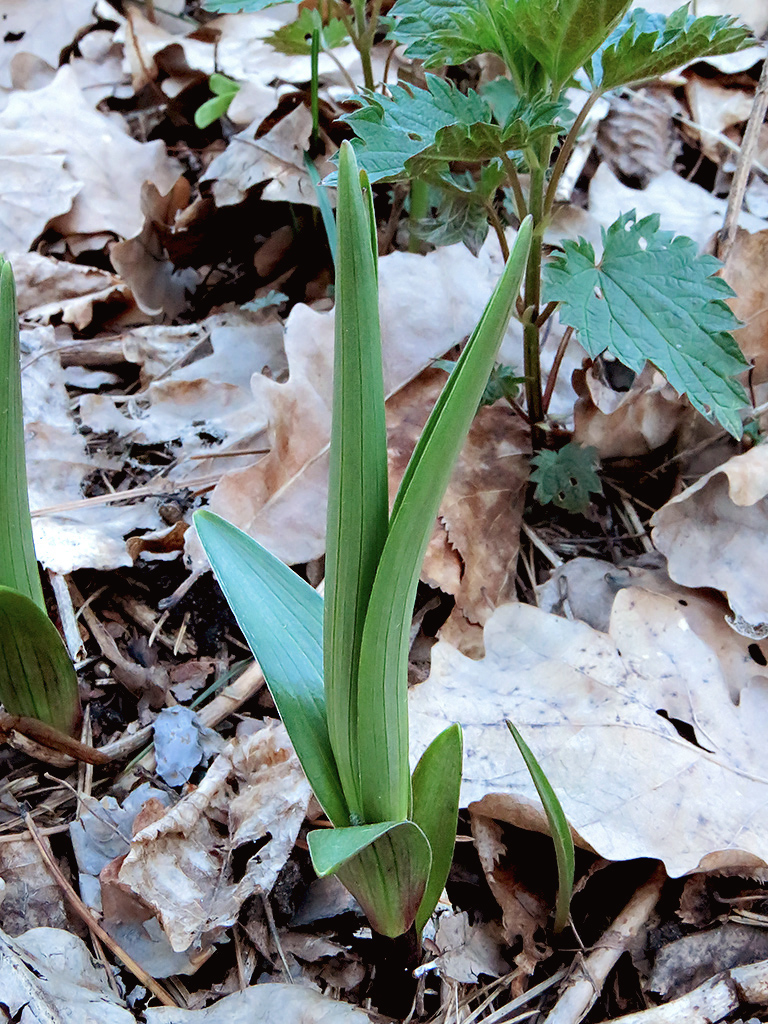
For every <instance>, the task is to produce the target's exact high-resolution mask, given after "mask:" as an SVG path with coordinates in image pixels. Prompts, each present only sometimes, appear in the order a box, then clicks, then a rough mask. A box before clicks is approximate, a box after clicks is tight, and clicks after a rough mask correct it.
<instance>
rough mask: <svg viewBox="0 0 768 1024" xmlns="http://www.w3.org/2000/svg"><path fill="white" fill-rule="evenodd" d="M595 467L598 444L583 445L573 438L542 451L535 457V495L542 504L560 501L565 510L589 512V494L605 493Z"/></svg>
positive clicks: (558, 505)
mask: <svg viewBox="0 0 768 1024" xmlns="http://www.w3.org/2000/svg"><path fill="white" fill-rule="evenodd" d="M596 469H597V450H596V449H595V448H582V446H581V445H580V444H576V443H575V442H573V441H571V442H570V443H569V444H566V445H564V446H563V447H562V448H559V449H558V450H557V451H548V450H546V449H545V450H544V451H540V452H538V454H536V455H534V457H533V471H532V473H531V481H532V482H533V483H535V484H536V493H535V494H534V498H535V499H536V501H538V502H539V503H540V504H542V505H549V504H552V505H557V507H558V508H564V509H565V510H566V512H586V511H587V509H588V508H589V504H590V495H591V494H602V493H603V485H602V484H601V483H600V477H599V476H598V475H597V471H596Z"/></svg>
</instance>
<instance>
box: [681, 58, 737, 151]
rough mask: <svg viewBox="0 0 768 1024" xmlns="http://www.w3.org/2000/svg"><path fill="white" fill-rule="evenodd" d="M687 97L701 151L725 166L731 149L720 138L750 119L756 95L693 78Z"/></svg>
mask: <svg viewBox="0 0 768 1024" xmlns="http://www.w3.org/2000/svg"><path fill="white" fill-rule="evenodd" d="M685 94H686V97H687V99H688V104H689V106H690V108H691V117H692V119H693V121H694V122H695V128H692V129H691V130H692V131H694V132H696V133H697V134H698V144H699V146H700V147H701V152H702V153H703V154H704V156H706V157H707V158H708V159H709V160H712V161H714V162H715V163H718V164H719V163H722V162H723V160H724V158H725V156H726V154H727V153H728V150H727V149H726V147H725V146H724V144H723V142H722V140H721V139H719V138H718V137H717V136H718V135H722V134H723V133H724V132H725V131H726V130H727V129H728V128H731V127H733V126H734V125H737V124H742V123H744V122H745V121H746V120H747V119H748V118H749V115H750V112H751V110H752V103H753V102H754V92H748V91H747V90H746V89H734V88H730V89H728V88H726V87H725V86H724V85H721V84H720V83H718V82H717V81H716V80H712V79H709V78H700V77H699V76H698V75H692V76H690V77H689V78H688V80H687V81H686V84H685Z"/></svg>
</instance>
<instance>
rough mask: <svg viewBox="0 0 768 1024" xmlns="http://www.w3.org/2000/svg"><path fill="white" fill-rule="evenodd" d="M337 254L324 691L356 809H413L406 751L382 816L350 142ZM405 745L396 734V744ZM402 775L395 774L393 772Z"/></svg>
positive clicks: (373, 535)
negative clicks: (374, 796)
mask: <svg viewBox="0 0 768 1024" xmlns="http://www.w3.org/2000/svg"><path fill="white" fill-rule="evenodd" d="M338 236H339V237H338V263H337V267H336V340H335V346H334V369H333V383H334V390H333V416H332V425H331V445H330V472H329V483H328V526H327V531H326V556H325V648H324V671H325V695H326V704H327V708H328V730H329V733H330V737H331V745H332V747H333V750H334V754H335V756H336V763H337V764H338V767H339V774H340V776H341V781H342V785H343V788H344V792H345V793H346V795H347V800H348V801H349V805H350V810H351V811H353V812H354V813H356V814H357V815H359V817H360V819H361V821H364V822H376V821H391V820H400V819H402V818H405V817H406V816H407V814H408V802H409V797H410V781H409V778H408V764H407V751H406V760H405V765H404V766H400V768H399V770H397V769H395V766H394V765H393V764H392V763H391V762H390V761H389V759H386V760H387V761H388V769H385V768H384V766H382V770H383V773H384V774H383V776H382V778H381V779H379V780H378V781H377V789H378V791H379V793H380V795H381V801H380V811H381V813H379V814H377V815H376V816H375V817H367V816H366V815H365V814H364V813H363V804H364V801H363V797H362V792H361V789H362V785H361V781H360V766H359V764H358V762H357V746H356V734H357V730H358V721H362V722H364V723H365V728H366V729H369V730H371V731H372V732H377V733H378V734H379V735H380V737H381V738H382V741H383V743H384V746H385V747H391V746H392V745H391V744H390V741H389V731H390V729H391V728H392V717H391V714H390V709H389V707H388V706H387V703H386V702H384V703H382V704H380V705H377V704H374V703H373V702H368V701H366V700H364V699H362V698H361V696H360V691H359V680H358V658H359V652H360V643H361V638H362V633H363V623H364V622H365V616H366V613H367V611H368V599H369V597H370V593H371V588H372V586H373V579H374V576H375V575H376V568H377V566H378V563H379V557H380V555H381V551H382V549H383V547H384V541H385V540H386V536H387V522H388V518H389V499H388V490H387V442H386V423H385V419H384V375H383V370H382V363H381V331H380V328H379V295H378V279H377V256H376V253H375V252H374V250H373V248H372V244H371V242H372V237H371V223H370V218H369V208H368V205H367V201H366V199H365V198H364V197H363V192H362V190H361V187H360V176H359V172H358V168H357V163H356V161H355V154H354V151H353V149H352V147H351V146H350V144H349V143H344V144H342V147H341V151H340V154H339V191H338ZM395 751H397V754H398V755H399V753H400V752H399V747H398V745H397V743H396V742H395V743H394V746H393V747H392V753H393V754H394V752H395ZM393 772H394V775H397V776H398V778H397V779H396V778H395V777H394V775H393Z"/></svg>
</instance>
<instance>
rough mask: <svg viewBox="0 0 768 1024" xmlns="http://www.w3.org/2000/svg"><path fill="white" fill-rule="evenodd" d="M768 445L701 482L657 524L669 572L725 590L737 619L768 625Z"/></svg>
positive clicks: (665, 508)
mask: <svg viewBox="0 0 768 1024" xmlns="http://www.w3.org/2000/svg"><path fill="white" fill-rule="evenodd" d="M767 495H768V445H758V446H757V447H755V448H752V449H750V450H749V451H748V452H744V454H743V455H735V456H734V457H733V458H732V459H729V460H728V462H725V463H724V464H723V465H722V466H718V467H717V469H713V470H712V472H711V473H707V474H706V475H705V476H703V477H701V479H700V480H697V481H696V483H695V484H692V486H691V487H688V488H686V490H684V491H683V492H682V494H678V495H676V496H675V497H674V498H672V499H671V500H670V501H668V502H667V504H666V505H663V506H662V507H661V508H660V509H659V510H658V512H656V513H655V515H654V516H653V518H652V519H651V525H652V526H653V527H654V529H653V534H652V536H653V542H654V544H655V545H656V547H657V548H658V549H659V551H661V552H663V554H665V555H666V556H667V560H668V563H669V575H670V576H671V577H672V579H673V580H675V581H676V582H677V583H682V584H683V585H684V586H686V587H714V588H715V589H716V590H722V591H723V593H724V594H725V595H726V596H727V598H728V602H729V604H730V606H731V608H732V609H733V611H734V612H735V614H736V615H737V616H739V617H740V618H741V619H743V620H746V622H747V623H752V624H753V625H757V624H759V623H766V622H768V539H767V538H768V497H766V496H767Z"/></svg>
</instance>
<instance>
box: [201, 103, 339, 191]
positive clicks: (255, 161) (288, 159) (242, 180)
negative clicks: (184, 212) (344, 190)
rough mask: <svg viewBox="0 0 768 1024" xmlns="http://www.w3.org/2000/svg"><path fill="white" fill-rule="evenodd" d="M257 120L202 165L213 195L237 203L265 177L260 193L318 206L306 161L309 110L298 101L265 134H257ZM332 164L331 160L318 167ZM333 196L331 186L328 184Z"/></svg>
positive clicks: (327, 167) (321, 171) (322, 171)
mask: <svg viewBox="0 0 768 1024" xmlns="http://www.w3.org/2000/svg"><path fill="white" fill-rule="evenodd" d="M259 124H260V120H256V121H253V122H252V123H251V124H250V125H249V126H248V127H247V128H246V129H245V130H244V131H242V132H240V133H239V134H237V135H234V136H233V137H232V138H231V139H230V141H229V143H228V145H227V148H226V149H225V150H224V152H223V153H221V154H220V155H219V156H217V157H216V158H215V159H214V160H213V161H212V163H211V165H210V166H209V167H208V169H207V170H206V172H205V174H204V175H203V177H202V179H201V180H202V181H213V183H214V184H213V197H214V199H215V200H216V204H217V205H218V206H231V205H233V204H234V203H240V202H242V201H243V200H244V199H245V196H246V194H247V192H248V190H249V189H250V188H252V187H253V186H254V185H257V184H259V183H260V182H262V181H266V182H268V184H267V186H266V188H265V189H264V191H263V192H262V194H261V198H262V199H269V200H274V201H277V202H289V203H307V204H309V205H310V206H317V205H318V203H317V196H316V193H315V188H314V185H313V184H312V180H311V179H310V177H309V174H308V173H307V169H306V167H305V166H304V153H305V151H306V149H307V148H308V146H309V138H310V135H311V133H312V115H311V113H310V112H309V109H308V108H307V107H306V106H305V105H304V104H303V103H302V104H299V106H297V107H296V109H295V110H293V111H292V112H291V113H290V114H288V115H286V116H285V117H284V118H282V119H281V120H280V121H278V122H277V124H276V125H275V126H274V128H272V129H270V131H268V132H267V133H266V135H262V136H260V137H259V138H256V132H257V129H258V127H259ZM331 170H333V168H332V167H331V165H330V164H326V165H325V166H324V167H320V168H319V170H318V173H319V174H320V177H321V178H322V177H323V176H324V174H327V173H330V171H331ZM325 191H326V193H327V194H328V198H329V200H330V201H331V202H334V201H335V198H334V190H333V189H326V190H325Z"/></svg>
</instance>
